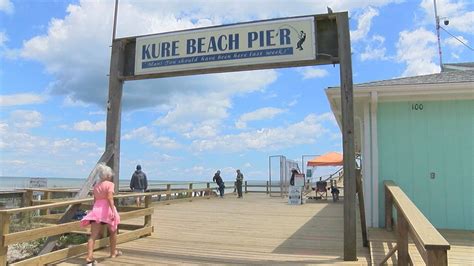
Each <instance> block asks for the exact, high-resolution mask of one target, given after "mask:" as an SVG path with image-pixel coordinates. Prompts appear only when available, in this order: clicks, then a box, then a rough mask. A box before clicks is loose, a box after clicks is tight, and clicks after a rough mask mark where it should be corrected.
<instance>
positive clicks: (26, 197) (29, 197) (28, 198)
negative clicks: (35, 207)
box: [23, 189, 33, 207]
mask: <svg viewBox="0 0 474 266" xmlns="http://www.w3.org/2000/svg"><path fill="white" fill-rule="evenodd" d="M32 201H33V190H31V189H27V190H26V191H25V192H24V193H23V207H28V206H31V202H32Z"/></svg>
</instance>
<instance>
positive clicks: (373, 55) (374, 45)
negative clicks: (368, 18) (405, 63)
mask: <svg viewBox="0 0 474 266" xmlns="http://www.w3.org/2000/svg"><path fill="white" fill-rule="evenodd" d="M384 43H385V38H384V37H383V36H380V35H374V36H372V38H371V40H370V41H369V42H368V44H367V46H366V47H365V51H364V52H363V53H361V54H360V59H361V60H362V61H366V60H385V59H387V56H386V51H387V49H386V48H385V47H384Z"/></svg>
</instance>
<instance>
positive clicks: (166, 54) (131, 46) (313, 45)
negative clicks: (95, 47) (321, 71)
mask: <svg viewBox="0 0 474 266" xmlns="http://www.w3.org/2000/svg"><path fill="white" fill-rule="evenodd" d="M116 8H117V6H116ZM115 25H116V20H115V22H114V37H113V41H112V55H111V60H110V76H109V96H108V103H107V128H106V145H105V146H106V147H111V148H110V149H111V151H110V152H111V153H112V154H113V155H112V158H111V159H110V160H108V161H107V164H108V165H109V166H111V167H112V168H113V169H114V171H115V176H116V178H114V183H115V188H116V189H118V188H119V185H118V182H119V176H120V174H119V168H120V167H119V166H120V128H121V126H120V123H121V110H122V108H121V102H122V92H123V83H124V82H125V81H130V80H141V79H150V78H163V77H176V76H185V75H197V74H209V73H222V72H232V71H248V70H257V69H271V68H283V67H301V66H312V65H324V64H339V65H340V68H339V69H340V79H341V86H340V87H341V101H342V102H341V106H342V138H343V152H344V259H345V260H352V261H353V260H356V259H357V256H356V212H355V202H356V200H355V199H356V197H355V196H356V182H355V149H354V114H353V109H354V107H353V94H352V87H353V85H352V62H351V48H350V36H349V18H348V13H347V12H340V13H332V12H331V13H330V14H320V15H312V16H301V17H291V18H284V19H271V20H264V21H255V22H247V23H238V24H232V25H226V26H216V27H207V28H199V29H190V30H183V31H176V32H168V33H161V34H153V35H147V36H135V37H126V38H120V39H116V38H115ZM157 93H159V88H158V89H157Z"/></svg>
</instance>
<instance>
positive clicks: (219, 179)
mask: <svg viewBox="0 0 474 266" xmlns="http://www.w3.org/2000/svg"><path fill="white" fill-rule="evenodd" d="M212 181H213V182H215V183H217V186H219V194H220V196H221V198H223V197H224V188H225V185H224V181H223V180H222V177H221V171H220V170H217V172H216V173H215V174H214V177H213V178H212Z"/></svg>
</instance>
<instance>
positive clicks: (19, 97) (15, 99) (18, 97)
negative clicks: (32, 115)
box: [0, 93, 46, 106]
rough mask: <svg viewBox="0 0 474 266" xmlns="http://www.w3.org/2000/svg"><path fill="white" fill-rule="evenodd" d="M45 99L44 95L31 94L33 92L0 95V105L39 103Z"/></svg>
mask: <svg viewBox="0 0 474 266" xmlns="http://www.w3.org/2000/svg"><path fill="white" fill-rule="evenodd" d="M45 101H46V97H44V96H42V95H39V94H33V93H19V94H11V95H0V106H18V105H29V104H39V103H43V102H45Z"/></svg>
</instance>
